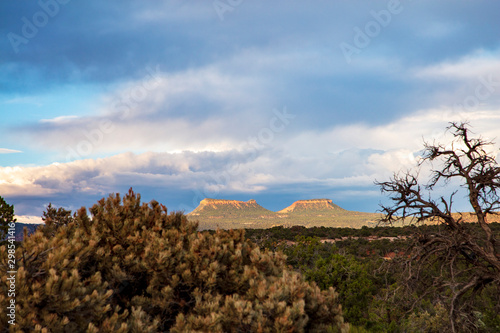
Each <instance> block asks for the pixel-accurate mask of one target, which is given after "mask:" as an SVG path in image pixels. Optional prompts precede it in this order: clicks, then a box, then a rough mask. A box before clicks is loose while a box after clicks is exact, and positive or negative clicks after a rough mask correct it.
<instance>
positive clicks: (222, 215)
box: [187, 198, 380, 229]
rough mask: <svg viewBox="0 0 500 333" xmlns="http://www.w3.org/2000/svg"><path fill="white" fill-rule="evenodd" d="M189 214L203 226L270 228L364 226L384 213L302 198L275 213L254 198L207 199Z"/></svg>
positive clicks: (201, 227)
mask: <svg viewBox="0 0 500 333" xmlns="http://www.w3.org/2000/svg"><path fill="white" fill-rule="evenodd" d="M187 216H188V218H189V219H190V220H194V221H198V222H199V226H200V229H214V228H217V227H218V228H222V229H227V228H270V227H273V226H279V225H283V226H292V225H303V226H307V227H312V226H325V227H329V226H331V227H353V228H361V227H362V226H364V225H366V226H375V225H376V223H377V220H378V218H379V217H380V214H375V213H363V212H353V211H348V210H345V209H343V208H341V207H339V206H337V205H335V204H334V203H333V202H332V200H330V199H310V200H298V201H296V202H294V203H293V204H292V205H290V206H289V207H286V208H284V209H282V210H280V211H277V212H273V211H271V210H268V209H266V208H264V207H262V206H260V205H259V204H258V203H257V202H256V201H255V200H253V199H252V200H248V201H238V200H223V199H210V198H207V199H203V200H202V201H201V202H200V205H199V206H198V207H197V208H196V209H195V210H193V211H192V212H191V213H189V214H187Z"/></svg>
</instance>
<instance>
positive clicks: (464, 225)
mask: <svg viewBox="0 0 500 333" xmlns="http://www.w3.org/2000/svg"><path fill="white" fill-rule="evenodd" d="M447 131H449V132H450V133H451V134H452V135H453V137H454V138H453V140H452V142H451V143H450V144H448V145H443V144H439V143H435V142H434V143H432V144H430V143H424V147H425V149H424V153H423V156H422V157H423V158H422V159H421V161H420V163H419V167H422V165H424V164H425V163H429V162H431V164H432V165H434V164H435V163H436V164H438V165H439V167H438V168H437V169H432V171H431V176H430V179H429V180H428V182H427V183H426V184H424V185H420V184H419V180H418V174H412V173H410V172H407V173H406V174H404V175H400V174H396V175H394V176H393V177H392V178H391V179H390V180H389V181H386V182H376V184H377V185H378V186H380V188H381V191H382V192H383V193H386V194H388V195H389V197H390V199H391V205H390V206H382V212H383V213H384V215H385V217H384V218H383V219H382V221H381V222H383V223H389V224H392V223H393V222H395V221H403V222H404V223H409V224H414V225H419V224H425V223H429V222H431V223H435V224H438V225H439V227H438V228H435V229H434V231H433V232H418V234H416V235H415V237H414V244H413V246H412V252H411V253H412V255H411V257H410V258H409V259H408V260H406V261H405V265H406V267H405V285H406V286H407V287H409V288H410V289H412V290H413V291H414V292H415V291H416V290H419V291H420V294H421V295H422V296H423V295H424V294H425V293H428V294H430V293H434V296H433V297H434V298H435V299H439V300H440V302H442V303H443V304H444V305H445V306H447V308H448V310H449V318H450V330H451V331H452V332H457V331H458V330H460V331H476V330H477V318H475V316H474V314H473V313H474V309H475V304H476V303H475V302H477V301H479V300H480V293H481V292H482V291H483V290H484V289H485V288H489V289H488V290H495V292H496V293H498V294H499V295H500V255H499V253H500V244H499V243H498V241H497V239H496V237H498V235H495V234H494V233H493V232H492V230H491V228H490V225H489V223H488V218H491V217H492V216H493V215H495V214H498V213H499V208H500V198H499V191H500V167H499V165H498V163H497V161H496V159H495V157H494V156H492V154H491V153H488V152H487V148H488V147H489V146H491V145H492V143H491V142H489V141H485V140H483V139H482V138H480V137H479V138H473V137H470V134H471V131H470V126H469V125H468V124H467V123H451V125H450V126H449V127H448V128H447ZM457 181H458V182H459V183H460V186H462V187H463V188H464V189H465V190H466V193H467V194H466V196H467V199H468V201H469V202H470V204H471V208H472V209H471V210H472V213H473V214H471V215H470V216H473V218H474V219H473V223H470V220H469V221H468V222H466V221H465V215H464V214H462V213H456V212H453V210H452V206H453V199H454V196H455V195H456V194H457V193H458V192H459V191H458V190H455V191H453V192H452V193H451V195H450V196H449V197H446V198H445V197H444V196H440V197H439V198H433V196H432V192H433V190H436V189H437V186H439V185H451V184H456V183H457ZM470 216H469V217H470ZM435 230H437V231H435ZM495 236H496V237H495Z"/></svg>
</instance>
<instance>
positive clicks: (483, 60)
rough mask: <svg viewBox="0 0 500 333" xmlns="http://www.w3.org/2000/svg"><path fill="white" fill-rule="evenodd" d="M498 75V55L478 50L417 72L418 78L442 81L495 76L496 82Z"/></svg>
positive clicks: (499, 61)
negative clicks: (439, 79)
mask: <svg viewBox="0 0 500 333" xmlns="http://www.w3.org/2000/svg"><path fill="white" fill-rule="evenodd" d="M497 53H498V52H497ZM498 73H500V59H499V57H498V54H494V53H491V52H487V51H485V50H477V51H476V52H474V53H473V54H470V55H467V56H465V57H463V58H461V59H459V60H456V61H445V62H442V63H439V64H435V65H430V66H426V67H423V68H419V69H417V70H415V75H416V76H417V77H422V78H441V79H450V78H451V79H477V78H478V77H481V76H484V77H486V76H491V75H492V74H493V77H494V79H495V81H496V82H498V81H499V80H500V77H498Z"/></svg>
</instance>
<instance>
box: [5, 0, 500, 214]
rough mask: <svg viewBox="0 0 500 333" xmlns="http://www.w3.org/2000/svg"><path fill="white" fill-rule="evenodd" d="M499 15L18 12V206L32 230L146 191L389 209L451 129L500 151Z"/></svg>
mask: <svg viewBox="0 0 500 333" xmlns="http://www.w3.org/2000/svg"><path fill="white" fill-rule="evenodd" d="M498 12H500V3H499V2H494V1H475V2H471V1H454V2H453V1H440V2H436V1H403V0H402V1H394V0H391V1H349V2H345V1H319V0H318V1H310V2H307V1H290V0H289V1H284V0H282V1H273V2H269V1H263V0H262V1H259V0H256V1H249V0H234V1H233V0H232V1H228V0H216V1H191V2H187V1H162V2H159V1H142V2H140V1H131V0H129V1H126V0H125V1H96V0H88V1H79V0H40V1H23V0H21V1H2V2H0V110H1V114H0V117H1V118H0V119H1V123H0V195H1V196H3V197H5V198H6V199H7V200H8V201H9V202H11V203H13V204H15V207H16V213H17V214H18V215H23V216H24V215H26V216H40V215H41V212H42V211H43V209H44V208H45V207H46V205H47V204H48V203H49V202H51V203H52V204H53V205H56V206H64V207H66V208H70V209H76V208H79V207H80V206H82V205H85V206H90V205H92V204H93V203H95V202H96V201H97V200H98V199H100V198H102V197H104V196H107V195H108V194H109V193H114V192H125V191H127V190H128V188H130V187H133V188H134V190H136V191H137V192H140V193H141V194H142V196H143V198H144V200H146V201H149V200H151V199H156V200H158V201H160V202H162V203H164V204H165V205H166V206H167V207H168V208H169V209H171V210H185V211H186V212H189V211H190V210H192V209H194V208H195V207H196V206H197V204H198V202H199V201H200V200H202V199H203V198H205V197H212V198H221V199H237V200H249V199H252V198H253V199H256V200H257V201H258V202H259V203H260V204H261V205H263V206H264V207H266V208H268V209H271V210H279V209H282V208H284V207H286V206H288V205H289V204H291V203H292V202H293V201H295V200H299V199H309V198H331V199H332V200H333V201H334V202H335V203H337V204H339V205H340V206H342V207H344V208H347V209H351V210H359V211H368V212H372V211H375V210H377V208H378V205H379V204H380V203H381V202H383V201H384V200H385V199H384V197H383V196H381V194H380V192H379V190H378V188H377V187H375V186H374V185H373V182H374V181H375V180H385V179H387V178H388V177H390V176H391V175H392V174H393V173H394V172H398V171H400V170H407V169H411V168H413V167H414V166H415V164H416V159H417V157H418V155H419V152H420V150H421V148H422V142H423V139H427V140H434V139H436V140H444V141H446V139H448V138H447V137H446V135H444V129H445V127H446V126H447V123H448V122H449V121H465V120H468V121H470V123H471V125H472V126H473V129H474V131H475V132H476V133H478V134H481V135H482V136H484V137H485V138H489V139H492V140H494V139H497V138H498V134H499V133H498V132H499V130H498V129H499V128H500V35H499V34H498V31H500V22H499V21H498V17H497V15H498V14H497V13H498ZM424 175H425V172H424ZM443 191H445V190H443ZM443 193H444V192H443ZM458 208H461V209H467V207H466V206H458Z"/></svg>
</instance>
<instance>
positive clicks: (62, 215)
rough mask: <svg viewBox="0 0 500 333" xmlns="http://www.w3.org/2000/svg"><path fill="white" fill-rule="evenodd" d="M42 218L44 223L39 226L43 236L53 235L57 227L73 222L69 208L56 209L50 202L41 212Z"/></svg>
mask: <svg viewBox="0 0 500 333" xmlns="http://www.w3.org/2000/svg"><path fill="white" fill-rule="evenodd" d="M42 220H43V222H45V225H44V226H43V227H42V228H41V231H42V232H43V233H44V235H45V236H53V235H54V234H55V233H56V231H57V229H58V228H60V227H62V226H67V225H68V224H69V223H71V222H73V216H72V215H71V210H66V209H64V208H62V207H59V208H57V209H56V208H55V207H53V206H52V203H49V205H48V206H47V209H46V210H45V211H44V212H43V213H42Z"/></svg>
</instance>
